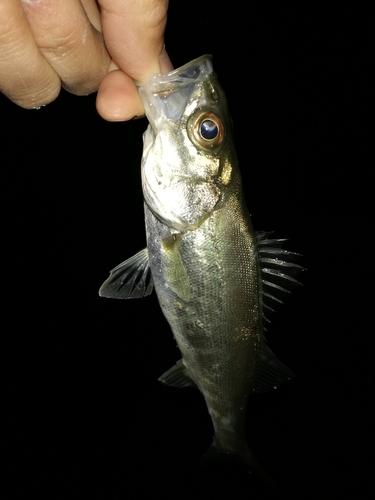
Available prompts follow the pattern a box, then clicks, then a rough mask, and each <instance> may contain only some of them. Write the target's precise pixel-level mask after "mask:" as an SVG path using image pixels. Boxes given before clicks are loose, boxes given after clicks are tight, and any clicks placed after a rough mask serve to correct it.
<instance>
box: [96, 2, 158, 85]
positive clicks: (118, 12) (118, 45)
mask: <svg viewBox="0 0 375 500" xmlns="http://www.w3.org/2000/svg"><path fill="white" fill-rule="evenodd" d="M99 4H100V6H101V15H102V28H103V34H104V38H105V41H106V45H107V48H108V51H109V53H110V54H111V57H112V59H113V60H114V62H115V63H116V64H117V66H118V67H119V68H120V69H122V70H123V71H124V72H125V73H127V74H128V75H130V76H131V77H132V78H133V79H134V80H140V81H144V80H148V79H149V77H150V75H152V74H153V73H160V63H159V56H160V54H161V53H162V51H163V47H164V30H165V25H166V21H167V8H168V0H126V1H124V0H99Z"/></svg>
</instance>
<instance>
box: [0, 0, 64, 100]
mask: <svg viewBox="0 0 375 500" xmlns="http://www.w3.org/2000/svg"><path fill="white" fill-rule="evenodd" d="M0 20H1V22H0V91H1V92H3V93H4V94H5V95H6V96H7V97H9V99H11V100H12V101H13V102H14V103H16V104H18V105H19V106H22V107H24V108H36V107H39V106H42V105H44V104H48V103H49V102H51V101H53V100H54V99H55V98H56V97H57V96H58V94H59V92H60V78H59V76H58V75H57V74H56V72H55V71H54V70H53V69H52V68H51V66H50V65H49V64H48V63H47V61H46V60H45V59H44V57H43V56H42V55H41V54H40V52H39V50H38V47H37V45H36V43H35V41H34V38H33V35H32V32H31V30H30V26H29V23H28V21H27V18H26V15H25V12H24V10H23V9H22V6H21V3H20V2H19V1H17V0H2V1H1V2H0Z"/></svg>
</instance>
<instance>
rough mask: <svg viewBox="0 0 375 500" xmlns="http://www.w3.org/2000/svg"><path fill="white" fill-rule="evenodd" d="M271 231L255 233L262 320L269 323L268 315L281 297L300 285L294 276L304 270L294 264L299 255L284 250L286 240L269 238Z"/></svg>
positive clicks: (279, 301) (280, 301) (280, 302)
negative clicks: (260, 285)
mask: <svg viewBox="0 0 375 500" xmlns="http://www.w3.org/2000/svg"><path fill="white" fill-rule="evenodd" d="M270 234H273V231H259V232H257V233H256V239H257V247H258V255H259V261H260V265H261V273H262V284H263V296H262V304H263V319H264V320H265V321H267V322H269V321H270V320H269V315H270V314H271V313H272V312H274V311H275V309H274V307H275V306H277V304H278V303H279V304H282V303H283V301H282V300H281V299H282V297H284V296H285V295H287V294H289V293H291V289H292V288H294V287H295V286H297V285H301V284H302V283H300V282H299V281H298V280H296V278H295V276H296V275H297V274H298V273H300V272H301V271H303V270H304V269H305V268H304V267H302V266H300V265H299V264H296V263H295V260H296V259H297V258H298V257H299V256H300V254H298V253H295V252H290V251H289V250H284V249H283V248H282V245H283V243H284V242H285V241H287V240H286V239H283V238H271V239H268V236H269V235H270Z"/></svg>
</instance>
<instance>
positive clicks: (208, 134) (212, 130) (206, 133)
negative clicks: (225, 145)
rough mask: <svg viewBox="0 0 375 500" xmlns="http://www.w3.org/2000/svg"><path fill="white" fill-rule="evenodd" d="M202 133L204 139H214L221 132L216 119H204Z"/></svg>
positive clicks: (201, 127)
mask: <svg viewBox="0 0 375 500" xmlns="http://www.w3.org/2000/svg"><path fill="white" fill-rule="evenodd" d="M200 133H201V136H202V137H203V139H207V140H212V139H215V137H216V136H217V134H218V133H219V129H218V127H217V125H216V123H215V122H214V121H212V120H204V122H202V123H201V126H200Z"/></svg>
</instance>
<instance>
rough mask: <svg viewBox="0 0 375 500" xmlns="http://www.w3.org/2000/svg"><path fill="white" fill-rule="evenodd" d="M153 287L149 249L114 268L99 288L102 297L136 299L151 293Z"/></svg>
mask: <svg viewBox="0 0 375 500" xmlns="http://www.w3.org/2000/svg"><path fill="white" fill-rule="evenodd" d="M152 289H153V281H152V275H151V269H150V265H149V260H148V250H147V248H144V249H143V250H141V251H140V252H138V253H136V254H135V255H133V257H130V259H128V260H125V261H124V262H122V263H121V264H120V265H118V266H117V267H115V268H114V269H112V271H111V272H110V275H109V278H108V279H107V280H106V281H105V282H104V283H103V284H102V286H101V287H100V290H99V295H100V296H101V297H107V298H112V299H135V298H140V297H145V296H146V295H150V293H151V292H152Z"/></svg>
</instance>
